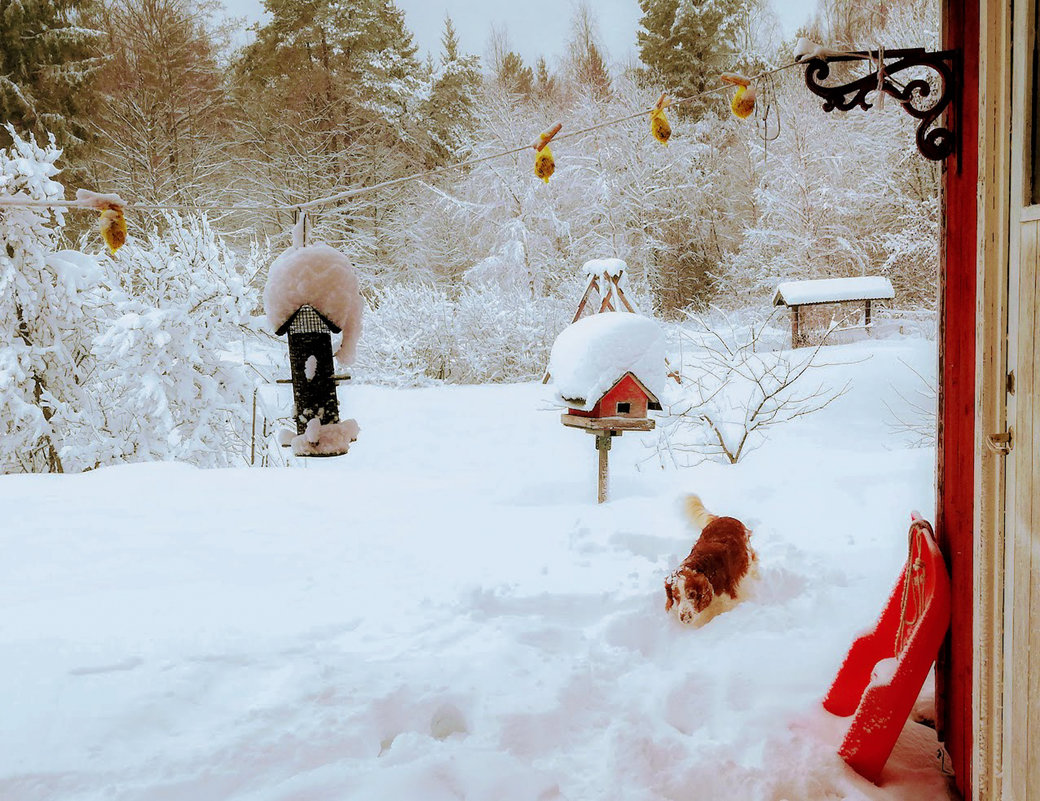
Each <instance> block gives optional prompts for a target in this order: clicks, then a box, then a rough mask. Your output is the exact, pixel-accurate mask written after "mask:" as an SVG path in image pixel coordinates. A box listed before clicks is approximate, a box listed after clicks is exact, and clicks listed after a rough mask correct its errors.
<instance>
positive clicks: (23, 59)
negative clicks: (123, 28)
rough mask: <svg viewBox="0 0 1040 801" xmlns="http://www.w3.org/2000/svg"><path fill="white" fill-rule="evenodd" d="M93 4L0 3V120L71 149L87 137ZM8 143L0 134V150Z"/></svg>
mask: <svg viewBox="0 0 1040 801" xmlns="http://www.w3.org/2000/svg"><path fill="white" fill-rule="evenodd" d="M95 7H96V0H0V121H3V122H5V123H8V124H11V125H13V126H14V129H15V130H16V131H18V132H19V133H20V134H21V135H23V136H24V135H25V134H27V133H32V134H34V135H35V136H36V137H37V139H38V140H39V141H43V140H44V139H46V137H47V136H48V134H51V135H53V136H54V138H55V139H56V141H57V143H58V145H59V146H60V147H62V148H65V149H73V148H75V147H76V146H78V145H81V144H82V143H83V142H84V140H85V138H86V137H87V130H86V127H85V123H86V116H87V114H89V113H90V111H91V110H92V100H91V98H92V97H93V94H92V93H91V92H90V91H89V89H90V86H89V82H90V80H91V78H92V76H93V75H94V73H95V72H96V71H97V69H98V68H99V67H100V65H101V63H102V58H101V56H100V49H99V43H100V39H101V34H100V33H99V32H98V31H96V30H93V28H92V26H91V18H92V14H93V13H94V11H95ZM11 143H12V136H11V134H9V133H8V131H7V130H6V129H0V147H7V146H9V145H10V144H11Z"/></svg>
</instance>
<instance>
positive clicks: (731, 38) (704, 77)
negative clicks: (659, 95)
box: [636, 0, 748, 118]
mask: <svg viewBox="0 0 1040 801" xmlns="http://www.w3.org/2000/svg"><path fill="white" fill-rule="evenodd" d="M639 7H640V8H641V9H642V11H643V16H642V18H641V19H640V26H641V28H640V30H639V31H638V33H637V35H636V36H637V41H638V43H639V58H640V60H641V61H642V62H643V64H644V65H646V68H647V74H646V80H647V82H648V83H650V84H652V85H654V86H658V87H660V89H664V90H667V91H668V92H670V93H671V94H672V96H673V97H691V96H692V95H695V94H699V93H700V92H703V91H704V90H705V89H707V88H709V87H714V86H716V85H717V81H718V77H719V74H720V73H722V72H725V71H726V70H728V69H732V68H733V67H734V66H735V64H736V63H737V62H738V61H739V57H738V56H737V55H736V54H735V52H734V51H735V50H736V47H735V44H736V39H737V35H738V32H739V30H740V26H741V24H742V21H743V20H744V18H745V17H746V16H747V13H748V0H639ZM710 104H711V100H710V99H707V100H698V101H694V102H691V103H686V104H684V105H683V106H680V107H677V108H676V112H677V115H678V116H688V117H694V118H696V117H699V116H700V115H701V114H702V113H703V112H704V110H705V109H706V108H707V107H708V106H709V105H710Z"/></svg>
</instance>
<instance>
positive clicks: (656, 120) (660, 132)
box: [650, 94, 672, 145]
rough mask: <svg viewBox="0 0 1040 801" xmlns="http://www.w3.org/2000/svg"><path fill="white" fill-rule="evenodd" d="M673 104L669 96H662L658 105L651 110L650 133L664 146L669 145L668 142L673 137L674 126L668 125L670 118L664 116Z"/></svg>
mask: <svg viewBox="0 0 1040 801" xmlns="http://www.w3.org/2000/svg"><path fill="white" fill-rule="evenodd" d="M671 102H672V100H671V98H670V97H668V95H666V94H662V95H661V97H660V98H658V100H657V103H656V105H655V106H654V107H653V108H652V109H651V110H650V133H652V134H653V135H654V139H656V140H657V141H658V142H660V143H661V144H662V145H667V144H668V140H669V139H671V137H672V126H671V125H669V124H668V118H667V117H666V116H665V115H664V110H665V109H666V108H668V106H669V105H670V104H671Z"/></svg>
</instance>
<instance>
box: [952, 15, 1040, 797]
mask: <svg viewBox="0 0 1040 801" xmlns="http://www.w3.org/2000/svg"><path fill="white" fill-rule="evenodd" d="M942 14H943V46H944V47H946V48H951V49H954V50H955V51H956V52H957V53H958V56H959V58H960V59H961V63H962V66H963V69H962V75H963V78H962V81H961V87H960V94H961V97H960V98H959V102H958V104H957V105H958V108H959V111H958V114H959V126H958V127H959V134H960V147H959V149H958V152H957V158H956V159H955V160H953V163H952V164H949V163H947V165H946V168H945V174H944V229H943V253H942V260H941V277H940V312H941V313H940V334H939V366H940V377H941V378H940V393H939V401H940V403H939V439H938V454H937V468H938V469H937V487H936V489H937V495H936V502H937V508H936V530H937V533H938V534H939V539H940V544H941V546H942V548H943V552H944V556H945V558H946V560H947V563H948V564H949V566H950V571H951V579H952V586H953V608H952V626H951V633H950V638H949V641H948V643H947V646H946V648H945V649H944V653H943V655H942V658H941V659H940V661H939V663H938V665H937V679H938V680H937V702H938V706H939V709H938V710H937V711H938V723H939V727H940V730H941V734H942V739H943V740H944V742H945V745H946V748H947V750H948V751H949V754H950V757H951V765H952V767H953V770H954V774H955V781H956V784H957V786H958V788H959V789H960V791H961V793H962V794H963V796H964V797H965V798H966V799H970V801H1037V800H1038V799H1040V759H1038V758H1037V755H1038V754H1040V627H1038V626H1037V621H1038V620H1040V547H1038V545H1040V541H1038V538H1040V456H1038V455H1037V454H1038V453H1040V438H1038V434H1040V369H1038V368H1037V367H1036V366H1035V355H1034V342H1033V340H1034V336H1035V331H1036V329H1037V323H1038V321H1040V283H1038V280H1040V189H1038V188H1037V187H1038V178H1040V175H1038V172H1037V171H1038V170H1040V165H1038V164H1037V162H1038V160H1040V144H1038V143H1037V140H1038V138H1040V137H1038V134H1040V132H1038V131H1037V127H1038V126H1040V33H1038V28H1040V0H1015V2H1014V3H1008V2H1006V0H945V2H944V4H943V9H942ZM1009 132H1010V136H1009V135H1008V134H1009Z"/></svg>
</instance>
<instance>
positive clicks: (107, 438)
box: [76, 214, 260, 467]
mask: <svg viewBox="0 0 1040 801" xmlns="http://www.w3.org/2000/svg"><path fill="white" fill-rule="evenodd" d="M242 261H243V260H242V259H241V258H240V257H238V256H236V255H235V253H234V252H232V251H231V249H230V248H229V247H228V246H227V245H226V244H225V243H224V242H223V241H222V240H221V239H220V238H219V237H218V236H217V235H216V234H215V233H214V232H213V230H212V229H211V228H210V226H209V223H208V222H207V220H206V219H205V218H204V217H189V218H187V219H182V218H181V217H178V216H176V215H172V214H171V215H168V216H167V218H166V220H165V221H164V226H163V232H162V233H161V234H159V233H157V232H154V231H153V232H152V233H151V234H150V235H149V236H148V238H147V240H146V241H144V242H135V241H131V242H129V243H128V244H127V245H126V246H125V247H124V248H123V249H122V250H121V251H120V252H119V257H118V263H117V264H114V271H113V273H114V274H113V278H112V280H113V281H117V282H118V286H119V289H120V291H121V295H122V297H121V299H120V312H121V314H120V316H119V317H118V318H117V319H115V320H114V321H113V322H112V323H111V325H110V326H109V327H108V328H107V329H106V330H105V331H103V332H102V333H101V334H100V335H99V336H98V337H97V338H96V339H95V341H94V352H95V354H96V356H97V360H98V365H97V367H96V371H97V372H96V375H95V376H94V377H93V381H92V385H93V395H94V399H95V406H94V409H93V412H92V414H91V415H90V416H89V417H84V419H82V420H81V421H79V422H80V423H81V430H78V431H77V432H76V434H77V444H76V448H77V450H76V455H77V458H78V461H79V462H80V463H81V464H82V466H83V467H89V466H93V465H102V464H111V463H113V462H119V461H145V460H153V459H177V460H183V461H187V462H191V463H192V464H195V465H198V466H200V467H219V466H225V465H231V464H236V463H240V462H239V460H240V458H244V453H245V449H244V444H245V442H246V432H247V427H248V424H249V408H250V407H249V403H250V401H251V397H252V391H253V386H254V382H253V379H252V378H251V376H250V375H249V374H248V372H247V368H246V367H245V366H244V365H242V364H241V363H240V362H237V361H236V360H234V355H235V352H236V348H237V347H238V346H239V344H240V342H241V340H242V338H243V336H248V335H249V333H248V331H247V330H246V326H247V323H248V321H249V316H250V314H251V312H252V311H253V310H254V308H255V307H256V304H257V293H256V291H255V290H254V289H252V288H251V287H250V286H249V283H248V273H247V270H249V271H252V270H254V269H255V266H256V264H257V263H258V262H259V261H260V254H259V253H257V252H255V251H254V252H253V254H252V256H251V258H250V259H249V261H248V263H247V264H245V265H243V264H242ZM87 426H89V427H91V429H92V430H91V431H86V430H83V428H84V427H87Z"/></svg>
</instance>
